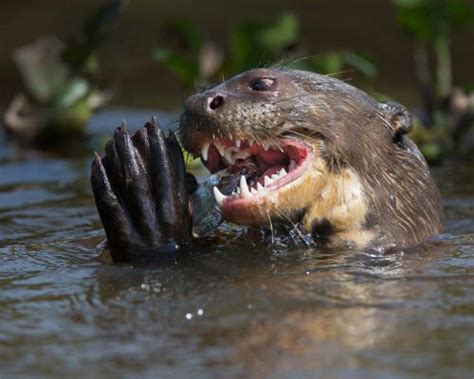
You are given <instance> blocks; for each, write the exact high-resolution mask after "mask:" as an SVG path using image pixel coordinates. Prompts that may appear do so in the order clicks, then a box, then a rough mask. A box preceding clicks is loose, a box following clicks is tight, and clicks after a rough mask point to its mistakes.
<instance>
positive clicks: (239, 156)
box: [233, 151, 250, 160]
mask: <svg viewBox="0 0 474 379" xmlns="http://www.w3.org/2000/svg"><path fill="white" fill-rule="evenodd" d="M249 156H250V154H249V153H248V152H246V151H239V152H238V153H235V154H234V157H233V158H234V159H235V160H237V159H246V158H248V157H249Z"/></svg>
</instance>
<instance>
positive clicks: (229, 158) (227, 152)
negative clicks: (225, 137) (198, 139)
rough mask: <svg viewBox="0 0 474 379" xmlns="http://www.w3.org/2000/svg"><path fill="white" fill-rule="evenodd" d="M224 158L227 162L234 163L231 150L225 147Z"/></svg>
mask: <svg viewBox="0 0 474 379" xmlns="http://www.w3.org/2000/svg"><path fill="white" fill-rule="evenodd" d="M224 158H225V159H226V160H227V162H229V163H230V164H234V162H235V159H234V157H233V156H232V150H231V149H226V150H225V151H224Z"/></svg>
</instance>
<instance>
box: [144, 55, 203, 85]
mask: <svg viewBox="0 0 474 379" xmlns="http://www.w3.org/2000/svg"><path fill="white" fill-rule="evenodd" d="M153 57H154V58H155V59H156V60H157V61H158V62H160V63H162V64H164V65H165V66H166V67H167V68H168V69H170V70H171V71H173V72H174V73H175V74H176V75H177V76H178V77H179V79H180V80H182V81H183V82H185V83H186V84H187V85H193V84H194V80H195V79H196V78H198V75H199V64H198V63H197V60H196V59H190V58H188V57H186V56H185V55H183V54H179V53H175V52H173V51H171V50H169V49H165V48H158V49H155V51H154V52H153Z"/></svg>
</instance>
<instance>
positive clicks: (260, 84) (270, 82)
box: [250, 78, 276, 91]
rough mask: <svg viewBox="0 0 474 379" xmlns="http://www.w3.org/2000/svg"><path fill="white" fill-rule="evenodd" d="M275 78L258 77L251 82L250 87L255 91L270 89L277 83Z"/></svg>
mask: <svg viewBox="0 0 474 379" xmlns="http://www.w3.org/2000/svg"><path fill="white" fill-rule="evenodd" d="M275 82H276V79H274V78H257V79H254V80H252V81H251V82H250V88H251V89H252V90H253V91H269V90H270V89H272V87H273V86H274V85H275Z"/></svg>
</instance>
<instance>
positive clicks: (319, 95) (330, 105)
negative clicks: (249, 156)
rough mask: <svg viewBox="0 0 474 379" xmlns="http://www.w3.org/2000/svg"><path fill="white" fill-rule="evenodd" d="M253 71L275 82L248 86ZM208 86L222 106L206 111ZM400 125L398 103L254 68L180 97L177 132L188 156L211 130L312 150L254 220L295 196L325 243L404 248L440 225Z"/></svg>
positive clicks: (289, 207) (422, 170)
mask: <svg viewBox="0 0 474 379" xmlns="http://www.w3.org/2000/svg"><path fill="white" fill-rule="evenodd" d="M258 77H271V78H275V79H276V86H275V88H274V89H273V90H272V91H268V92H255V91H252V90H251V89H250V88H249V83H251V82H252V80H254V79H255V78H258ZM216 94H220V95H222V96H223V97H224V105H223V106H222V109H219V110H218V111H216V112H212V114H211V113H209V112H207V111H206V110H205V108H206V101H208V99H209V98H212V97H213V96H215V95H216ZM410 128H411V124H410V120H409V114H408V113H407V112H406V110H405V109H404V108H403V107H402V106H400V105H398V104H385V103H379V102H377V101H376V100H375V99H373V98H372V97H370V96H369V95H367V94H366V93H364V92H363V91H361V90H359V89H357V88H355V87H353V86H351V85H348V84H346V83H344V82H342V81H340V80H337V79H334V78H331V77H328V76H322V75H318V74H315V73H310V72H304V71H293V70H283V69H255V70H251V71H248V72H245V73H243V74H241V75H239V76H237V77H234V78H232V79H230V80H228V81H226V82H225V85H224V84H222V85H219V86H217V87H214V88H212V89H210V90H207V91H205V92H202V93H200V94H197V95H194V96H192V97H191V98H190V99H188V101H187V102H186V104H185V112H184V113H183V116H182V118H181V128H180V134H181V138H182V142H183V144H184V146H185V148H186V149H188V150H189V151H191V152H193V153H195V154H199V151H200V150H199V148H200V146H201V145H202V143H203V142H204V140H206V139H211V138H212V135H215V136H223V137H227V136H230V135H231V136H233V138H249V137H252V138H254V139H255V140H256V142H257V143H258V142H259V141H262V140H272V141H277V138H279V137H282V136H292V137H297V138H300V139H303V140H304V141H306V142H307V143H308V144H311V145H312V146H313V148H314V150H315V153H316V155H317V159H316V160H315V164H314V165H315V167H313V169H312V170H309V172H308V173H307V174H305V175H307V176H306V178H305V184H302V185H301V186H300V187H298V186H295V187H294V188H288V189H287V190H286V191H285V193H282V194H281V196H279V197H278V198H277V199H274V200H273V208H272V207H271V206H270V207H269V206H268V204H266V205H265V207H262V209H259V210H256V211H255V217H259V216H261V219H260V218H259V220H258V222H261V223H263V222H265V223H268V216H270V218H274V217H277V216H281V214H287V215H289V214H291V212H292V211H293V210H295V209H297V207H296V204H293V203H298V207H300V206H301V205H302V204H303V207H304V209H305V215H304V217H303V224H304V226H305V227H306V228H307V229H308V230H309V231H311V229H312V228H314V225H317V224H318V222H320V221H322V220H326V221H325V222H328V223H329V224H330V225H331V230H332V235H331V238H330V239H329V241H328V244H329V245H333V246H334V245H336V246H337V245H342V244H344V245H347V244H351V245H355V246H359V247H361V246H375V245H377V246H391V245H397V246H407V245H413V244H417V243H419V242H422V241H423V240H426V239H427V238H428V237H430V236H433V235H435V234H437V233H439V232H440V231H441V230H442V229H443V212H442V208H441V203H440V195H439V192H438V189H437V187H436V185H435V183H434V181H433V179H432V177H431V174H430V171H429V168H428V166H427V164H426V161H425V160H424V158H423V156H422V155H421V153H420V152H419V150H418V148H417V147H416V146H415V144H414V143H413V142H412V141H411V140H410V139H409V138H408V137H406V135H405V133H407V132H408V131H409V130H410ZM306 179H307V180H306ZM307 186H311V189H308V187H307ZM303 194H304V200H301V196H302V195H303ZM292 199H294V200H292ZM296 199H298V201H296ZM269 212H270V213H269ZM262 220H264V221H262ZM290 221H291V220H290ZM270 222H271V221H270ZM249 223H250V224H251V223H252V222H249Z"/></svg>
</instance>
